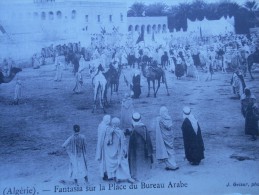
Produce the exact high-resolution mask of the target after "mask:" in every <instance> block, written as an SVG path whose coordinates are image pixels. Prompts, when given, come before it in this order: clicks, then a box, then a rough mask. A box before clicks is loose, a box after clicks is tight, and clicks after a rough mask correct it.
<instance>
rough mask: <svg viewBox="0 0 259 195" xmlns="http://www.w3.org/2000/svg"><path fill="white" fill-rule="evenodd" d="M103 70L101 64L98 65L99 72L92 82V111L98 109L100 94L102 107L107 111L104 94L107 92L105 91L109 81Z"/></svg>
mask: <svg viewBox="0 0 259 195" xmlns="http://www.w3.org/2000/svg"><path fill="white" fill-rule="evenodd" d="M103 71H104V68H103V67H102V65H101V64H100V65H99V67H98V71H97V73H96V74H95V75H94V77H93V78H92V84H93V86H94V106H93V110H92V113H94V111H95V110H96V107H97V99H98V95H99V101H100V107H101V108H102V109H103V112H104V113H106V111H105V109H104V104H103V103H104V94H105V93H104V91H105V88H106V84H107V81H106V78H105V77H104V75H103V73H102V72H103Z"/></svg>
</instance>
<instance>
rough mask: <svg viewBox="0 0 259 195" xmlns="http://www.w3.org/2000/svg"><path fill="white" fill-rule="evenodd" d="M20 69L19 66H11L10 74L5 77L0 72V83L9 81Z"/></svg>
mask: <svg viewBox="0 0 259 195" xmlns="http://www.w3.org/2000/svg"><path fill="white" fill-rule="evenodd" d="M21 71H22V69H21V68H16V67H13V68H11V71H10V75H9V76H8V77H5V76H4V75H3V73H2V72H0V84H2V83H9V82H11V81H12V80H13V78H14V77H15V75H16V74H17V73H18V72H21Z"/></svg>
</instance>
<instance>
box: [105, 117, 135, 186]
mask: <svg viewBox="0 0 259 195" xmlns="http://www.w3.org/2000/svg"><path fill="white" fill-rule="evenodd" d="M111 123H112V128H110V129H109V130H108V131H107V132H106V134H105V138H104V156H105V169H106V171H107V175H108V179H113V180H114V181H116V182H117V181H121V180H127V181H128V182H130V183H133V182H134V180H133V179H132V178H131V176H130V172H129V163H128V157H127V155H128V154H127V149H126V143H125V136H124V133H123V131H122V130H121V129H120V128H119V125H120V119H118V118H113V119H112V122H111Z"/></svg>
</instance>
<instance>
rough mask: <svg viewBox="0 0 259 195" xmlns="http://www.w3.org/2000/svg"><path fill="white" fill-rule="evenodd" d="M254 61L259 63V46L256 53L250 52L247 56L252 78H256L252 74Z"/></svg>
mask: <svg viewBox="0 0 259 195" xmlns="http://www.w3.org/2000/svg"><path fill="white" fill-rule="evenodd" d="M254 63H259V50H258V48H257V49H256V51H255V52H254V53H252V54H250V55H249V56H248V57H247V65H248V72H249V74H250V76H251V79H252V80H254V77H253V75H252V66H253V64H254Z"/></svg>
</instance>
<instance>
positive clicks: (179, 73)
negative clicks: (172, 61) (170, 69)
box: [175, 64, 185, 78]
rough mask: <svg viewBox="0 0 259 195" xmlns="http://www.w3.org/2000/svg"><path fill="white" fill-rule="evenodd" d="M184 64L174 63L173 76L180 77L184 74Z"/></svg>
mask: <svg viewBox="0 0 259 195" xmlns="http://www.w3.org/2000/svg"><path fill="white" fill-rule="evenodd" d="M184 71H185V70H184V65H183V64H176V65H175V76H176V77H177V78H179V77H182V76H183V75H184Z"/></svg>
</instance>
